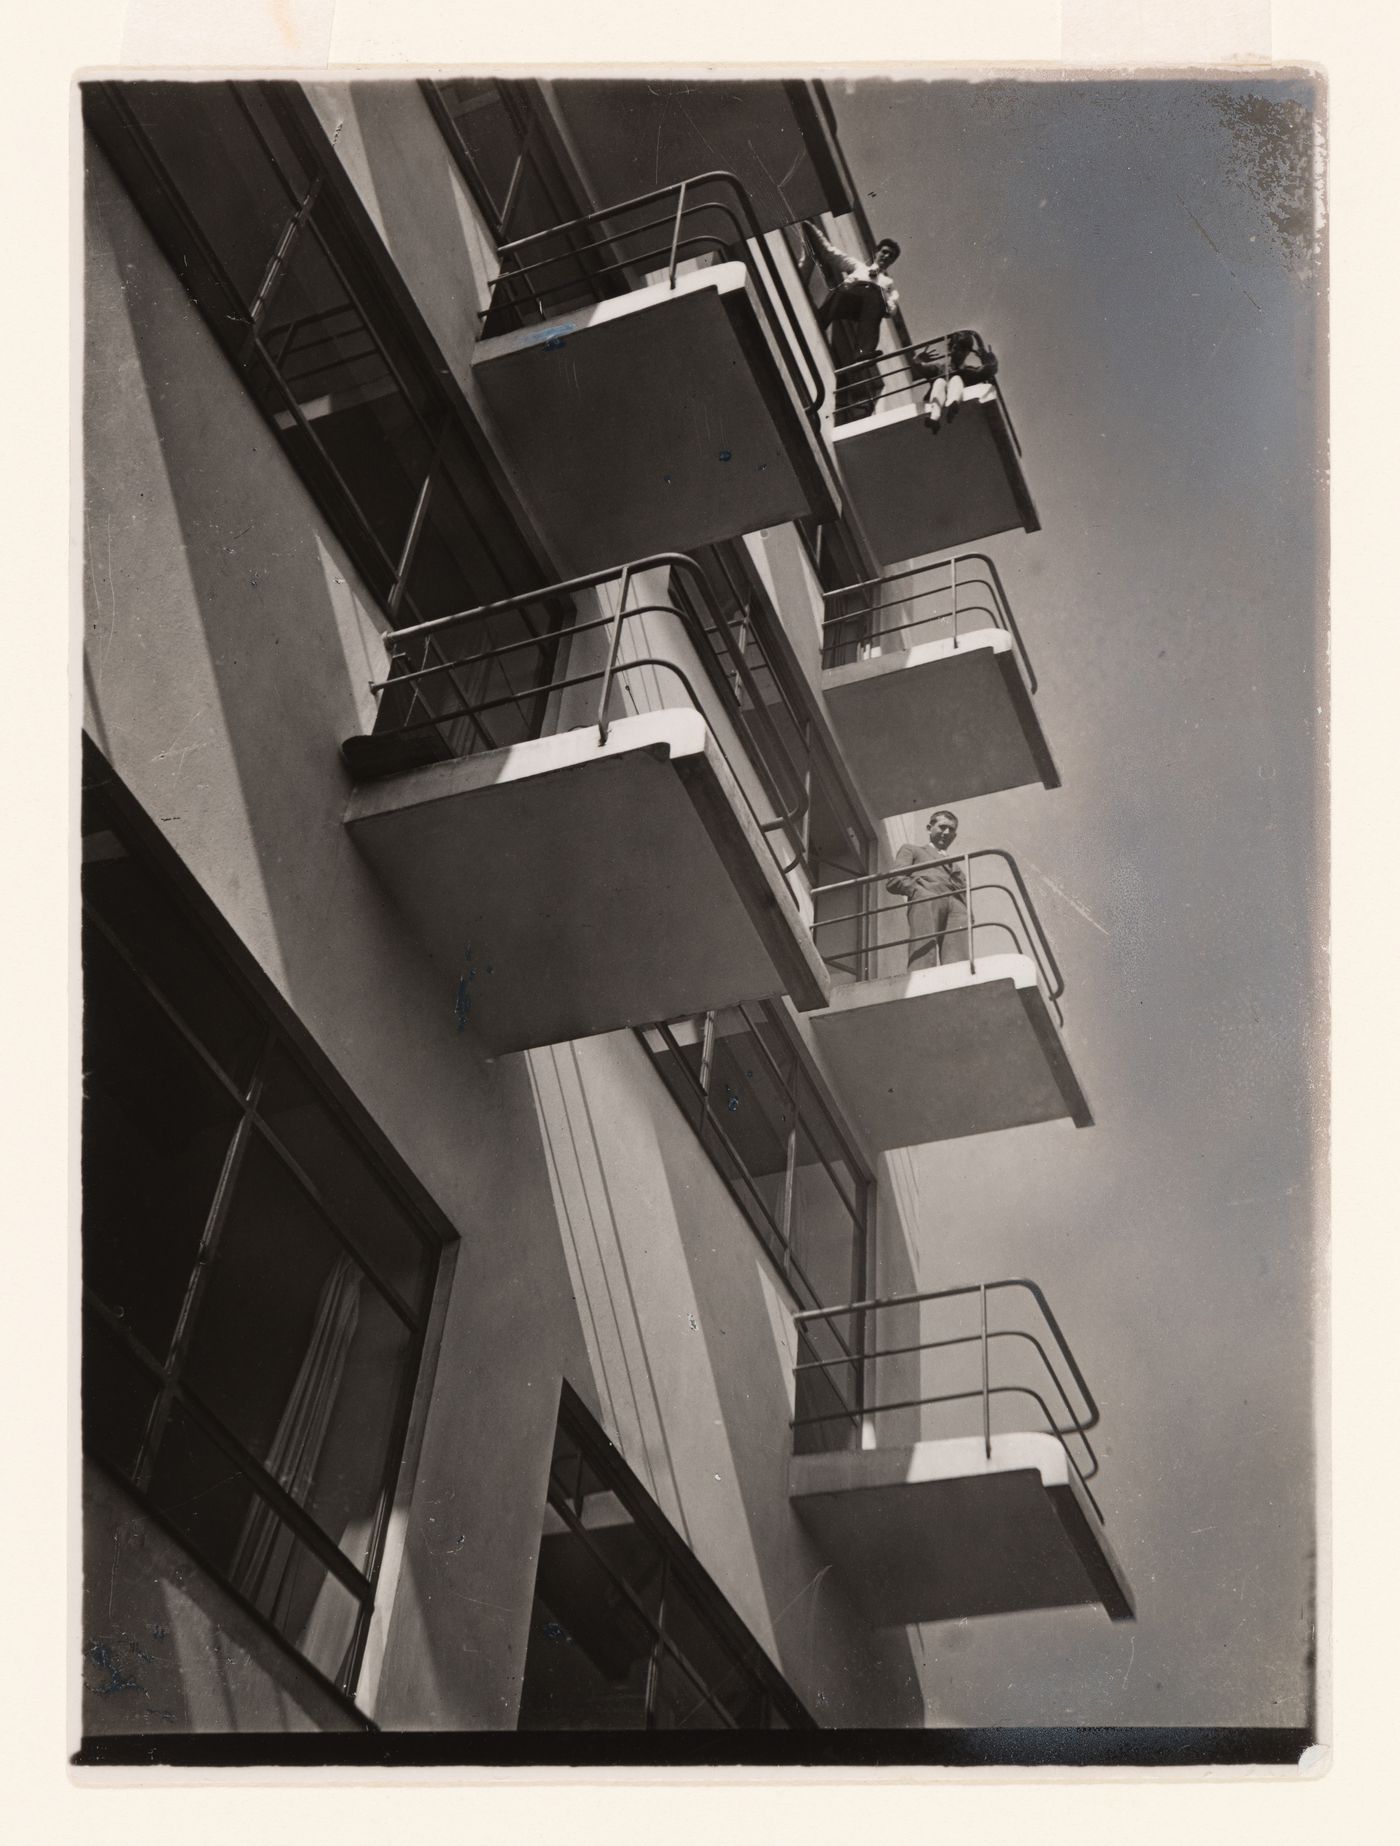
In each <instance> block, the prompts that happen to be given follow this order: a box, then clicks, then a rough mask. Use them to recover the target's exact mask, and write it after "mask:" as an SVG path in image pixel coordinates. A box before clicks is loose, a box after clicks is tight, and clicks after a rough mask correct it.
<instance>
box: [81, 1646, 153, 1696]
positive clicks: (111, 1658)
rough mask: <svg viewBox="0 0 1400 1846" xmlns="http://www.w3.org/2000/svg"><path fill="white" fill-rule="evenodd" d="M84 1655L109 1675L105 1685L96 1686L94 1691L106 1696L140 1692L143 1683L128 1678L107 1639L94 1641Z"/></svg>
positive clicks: (85, 1649)
mask: <svg viewBox="0 0 1400 1846" xmlns="http://www.w3.org/2000/svg"><path fill="white" fill-rule="evenodd" d="M83 1653H84V1655H85V1656H86V1657H87V1659H89V1660H90V1661H91V1662H92V1664H93V1665H94V1666H95V1667H96V1668H97V1670H98V1671H99V1672H100V1673H105V1674H106V1675H107V1684H106V1685H105V1686H94V1687H93V1691H94V1692H97V1693H98V1694H100V1695H101V1696H102V1697H103V1698H106V1697H107V1696H108V1695H109V1694H110V1693H113V1692H140V1691H141V1690H142V1687H141V1685H140V1684H139V1683H138V1681H136V1680H134V1679H127V1678H126V1677H125V1676H124V1674H123V1673H122V1670H121V1668H120V1667H119V1666H118V1665H117V1657H116V1655H115V1654H114V1653H113V1652H112V1650H111V1648H110V1647H109V1646H108V1645H107V1643H106V1642H105V1641H92V1642H89V1644H88V1645H87V1646H86V1647H85V1648H84V1649H83Z"/></svg>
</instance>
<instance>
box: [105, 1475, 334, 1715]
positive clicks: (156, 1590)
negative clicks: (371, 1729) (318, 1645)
mask: <svg viewBox="0 0 1400 1846" xmlns="http://www.w3.org/2000/svg"><path fill="white" fill-rule="evenodd" d="M82 1653H83V1729H84V1731H85V1732H86V1733H87V1734H88V1735H89V1736H107V1735H111V1734H114V1733H119V1734H122V1735H125V1736H130V1735H131V1734H133V1733H139V1732H143V1731H154V1732H156V1733H168V1732H176V1733H179V1732H185V1731H344V1730H356V1729H358V1728H360V1727H359V1726H358V1725H357V1723H356V1721H355V1719H354V1717H353V1716H352V1715H351V1714H350V1713H349V1712H347V1711H346V1710H345V1709H344V1708H343V1707H342V1706H341V1705H340V1704H339V1702H338V1701H337V1700H335V1699H333V1698H330V1697H329V1696H328V1695H327V1693H326V1692H325V1691H324V1689H323V1688H322V1687H321V1686H320V1685H319V1684H318V1683H317V1681H316V1680H315V1679H313V1678H312V1676H311V1675H310V1674H309V1673H308V1672H306V1671H305V1670H304V1669H303V1668H302V1667H301V1666H300V1665H299V1664H298V1663H297V1661H296V1660H294V1659H293V1658H292V1657H291V1656H290V1655H289V1654H288V1653H287V1652H286V1651H285V1650H284V1649H283V1648H281V1647H279V1646H278V1645H277V1643H276V1642H275V1641H274V1640H272V1639H271V1638H270V1637H269V1635H268V1634H267V1631H266V1630H265V1629H264V1628H263V1626H262V1625H261V1623H259V1622H255V1621H251V1620H250V1619H249V1618H248V1617H247V1616H246V1615H244V1614H243V1612H242V1610H241V1609H240V1608H239V1607H238V1605H237V1604H236V1603H235V1602H234V1601H233V1600H232V1598H230V1597H229V1596H228V1595H226V1594H225V1592H224V1591H223V1590H222V1589H221V1588H220V1587H219V1585H218V1584H217V1583H216V1582H215V1581H214V1580H213V1578H211V1577H210V1576H208V1574H207V1573H206V1572H204V1571H203V1570H201V1569H200V1568H199V1566H198V1565H197V1564H196V1563H194V1561H193V1560H192V1559H191V1558H190V1556H189V1554H188V1553H187V1552H186V1551H184V1550H183V1548H182V1547H181V1546H179V1545H177V1544H176V1543H175V1542H174V1541H173V1540H171V1539H169V1538H167V1537H166V1535H165V1533H164V1532H163V1531H161V1529H160V1528H159V1527H157V1526H155V1525H153V1524H152V1523H151V1521H150V1520H149V1519H147V1518H146V1516H145V1514H144V1513H143V1512H142V1511H141V1509H140V1507H139V1506H138V1505H137V1504H136V1502H135V1501H134V1500H132V1499H131V1498H130V1497H129V1496H128V1495H127V1494H125V1493H123V1492H122V1490H121V1488H120V1487H118V1486H117V1485H116V1484H115V1482H113V1481H112V1480H111V1479H110V1477H109V1476H108V1475H106V1474H104V1473H103V1472H102V1470H101V1469H99V1468H94V1467H85V1468H84V1470H83V1633H82Z"/></svg>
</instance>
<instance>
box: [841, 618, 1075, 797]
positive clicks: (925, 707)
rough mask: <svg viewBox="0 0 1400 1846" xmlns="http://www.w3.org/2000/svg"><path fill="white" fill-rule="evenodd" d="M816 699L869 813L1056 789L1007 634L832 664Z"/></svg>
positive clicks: (994, 631)
mask: <svg viewBox="0 0 1400 1846" xmlns="http://www.w3.org/2000/svg"><path fill="white" fill-rule="evenodd" d="M822 692H823V693H824V694H825V697H826V708H827V711H828V712H829V713H830V715H831V723H832V729H833V730H834V731H835V732H836V735H837V737H838V738H839V739H840V742H841V745H842V747H843V749H844V750H845V753H846V760H847V761H848V763H849V764H850V766H851V768H852V769H853V770H854V772H855V776H856V780H857V782H858V783H859V784H860V787H861V790H862V792H863V793H864V795H865V798H866V800H867V801H868V802H869V804H870V809H871V812H872V813H874V814H877V815H881V816H884V815H892V814H907V813H909V812H910V810H911V809H913V808H921V807H931V806H934V805H936V804H939V803H943V802H951V801H966V800H968V799H969V798H970V797H971V796H974V795H990V794H995V793H996V791H997V790H999V789H1006V788H1020V787H1022V786H1023V785H1024V784H1025V783H1028V782H1041V783H1043V784H1044V785H1045V787H1046V788H1058V787H1059V785H1060V777H1059V772H1058V771H1057V770H1056V768H1055V764H1054V760H1053V759H1052V757H1051V755H1050V748H1049V745H1048V744H1047V743H1046V741H1045V735H1044V733H1043V731H1042V730H1041V728H1040V720H1039V718H1038V717H1037V716H1036V711H1035V706H1034V704H1033V703H1032V701H1031V695H1030V689H1029V687H1028V686H1027V684H1026V680H1025V675H1024V674H1023V672H1022V670H1021V665H1020V662H1019V660H1018V659H1017V657H1016V651H1015V648H1014V646H1013V644H1012V639H1011V636H1010V635H1009V634H1008V633H1007V632H1006V630H1005V629H1001V628H984V629H979V630H975V631H974V632H973V633H971V634H965V635H960V636H959V637H958V641H957V644H956V645H954V643H953V642H952V641H951V640H941V641H930V642H925V643H923V644H921V645H919V646H917V647H911V648H909V649H907V650H906V651H903V652H898V653H888V654H880V655H877V656H875V657H874V658H873V659H870V660H861V661H856V662H853V663H852V664H851V665H849V666H843V667H830V668H828V669H827V670H826V671H825V672H824V673H823V674H822Z"/></svg>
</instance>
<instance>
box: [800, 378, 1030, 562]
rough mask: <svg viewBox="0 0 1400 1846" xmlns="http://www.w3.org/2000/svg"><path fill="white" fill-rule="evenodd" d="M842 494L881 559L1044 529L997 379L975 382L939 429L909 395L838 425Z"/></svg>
mask: <svg viewBox="0 0 1400 1846" xmlns="http://www.w3.org/2000/svg"><path fill="white" fill-rule="evenodd" d="M832 447H833V450H834V452H835V455H836V465H837V470H838V472H839V474H840V477H841V484H842V489H843V491H844V493H845V494H846V495H847V496H848V498H849V500H850V502H851V505H852V506H853V507H854V508H855V511H856V513H857V515H858V516H859V518H860V521H861V524H862V526H863V528H864V530H865V533H866V536H867V538H868V539H869V542H870V544H871V545H872V547H873V548H874V551H875V555H876V557H877V558H878V559H879V561H880V563H881V564H882V565H890V564H901V563H904V562H905V561H907V560H908V559H910V558H921V557H924V556H926V555H927V554H929V553H930V552H935V551H950V550H952V549H953V548H954V547H955V546H958V545H970V544H972V543H974V542H975V541H976V540H977V539H981V538H986V537H988V536H989V535H990V534H992V533H994V532H1010V531H1013V530H1015V529H1017V528H1018V527H1019V528H1023V529H1024V530H1025V531H1027V532H1038V531H1039V530H1040V517H1039V515H1038V514H1037V512H1036V510H1035V503H1034V501H1033V500H1032V499H1031V495H1030V489H1029V487H1027V485H1026V477H1025V475H1024V473H1023V472H1022V468H1021V458H1020V456H1019V454H1018V453H1017V449H1016V440H1015V437H1014V436H1013V435H1012V433H1011V426H1010V424H1009V423H1008V422H1007V419H1006V412H1005V409H1004V407H1003V405H1002V401H1001V398H1000V396H999V395H998V393H997V390H996V387H995V385H989V384H987V385H973V386H972V387H971V388H970V389H969V391H968V392H967V395H966V397H965V398H964V399H963V404H962V408H961V410H960V411H959V412H958V415H957V416H956V417H955V418H954V420H953V421H952V422H951V423H945V425H944V427H943V428H942V429H941V430H940V431H939V432H938V434H937V435H934V434H933V433H932V432H931V431H930V430H929V428H928V427H927V425H926V424H925V422H924V419H923V416H922V414H921V411H920V407H919V405H918V403H917V402H915V401H913V400H912V399H908V398H901V399H900V400H899V401H898V403H891V404H890V405H889V406H888V407H887V408H885V409H883V410H880V411H877V414H876V415H875V416H873V417H863V418H861V419H860V420H859V421H858V422H854V423H843V424H841V425H840V426H839V427H837V428H836V429H834V430H833V431H832Z"/></svg>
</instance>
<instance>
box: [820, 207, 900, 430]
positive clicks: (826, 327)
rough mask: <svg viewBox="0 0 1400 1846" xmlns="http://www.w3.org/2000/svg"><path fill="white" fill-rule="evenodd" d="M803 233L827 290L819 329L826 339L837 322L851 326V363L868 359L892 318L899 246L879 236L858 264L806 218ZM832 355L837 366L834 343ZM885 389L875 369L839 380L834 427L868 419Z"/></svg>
mask: <svg viewBox="0 0 1400 1846" xmlns="http://www.w3.org/2000/svg"><path fill="white" fill-rule="evenodd" d="M802 229H803V232H804V234H805V235H806V238H807V242H808V244H809V245H810V246H811V250H812V254H813V256H815V258H816V260H817V263H818V266H819V267H820V269H821V272H822V274H823V276H825V278H826V281H827V286H828V289H829V291H830V292H829V293H828V294H827V296H826V299H825V300H824V301H823V302H822V303H821V305H820V307H819V308H818V309H817V325H818V326H819V327H820V328H821V330H822V332H823V333H825V334H826V336H827V339H828V340H830V339H831V328H832V326H833V325H834V324H835V322H837V321H849V322H852V323H853V334H854V340H855V362H857V363H861V362H865V361H869V360H872V359H873V358H874V356H875V354H876V353H877V352H878V351H879V347H880V327H881V323H882V322H884V321H885V320H887V319H889V318H890V317H891V316H893V314H894V311H895V309H896V307H897V306H898V305H899V290H898V289H897V288H896V287H895V285H894V283H893V282H891V280H890V277H889V270H890V268H891V267H892V265H893V264H894V263H895V262H896V261H897V259H898V257H899V245H898V244H897V243H896V242H895V241H894V239H893V238H892V237H882V238H881V239H880V241H879V243H878V244H876V246H875V255H874V257H873V258H872V260H871V261H870V262H868V263H862V262H861V261H860V260H859V258H857V257H854V256H850V255H848V254H847V253H846V251H844V250H838V249H837V248H836V245H835V244H833V243H832V242H831V240H830V239H829V238H828V237H827V236H826V235H825V233H824V232H823V231H822V230H821V229H820V227H819V226H817V225H815V224H813V223H812V222H811V221H810V219H807V220H804V221H803V225H802ZM832 352H833V356H836V357H837V363H838V364H839V363H840V359H839V355H838V354H837V349H836V347H835V345H834V344H833V347H832ZM883 388H884V381H883V379H882V378H881V376H880V373H879V370H878V368H877V367H876V366H874V365H873V364H868V363H867V364H864V365H863V369H862V370H861V371H860V372H857V373H856V374H855V375H854V376H853V377H852V378H851V379H849V380H845V381H843V384H842V389H841V400H842V401H841V402H840V403H839V404H838V406H837V413H838V414H837V422H849V421H851V420H852V418H854V417H868V416H869V415H870V413H871V411H872V410H873V409H874V407H875V400H876V398H878V397H879V395H880V392H881V391H882V390H883Z"/></svg>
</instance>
